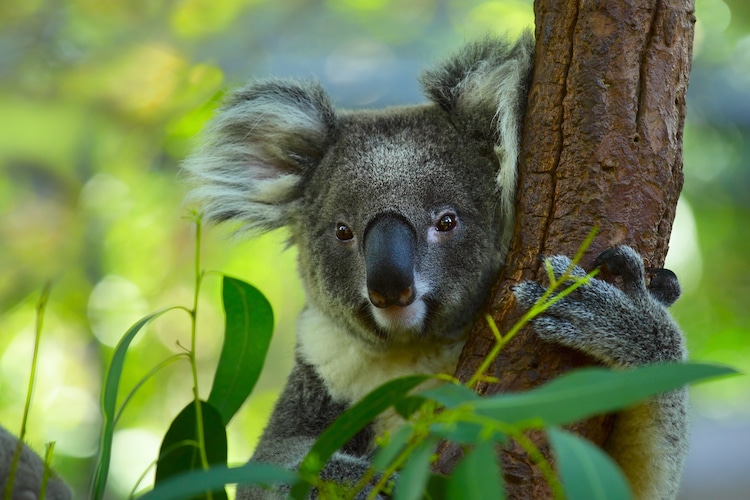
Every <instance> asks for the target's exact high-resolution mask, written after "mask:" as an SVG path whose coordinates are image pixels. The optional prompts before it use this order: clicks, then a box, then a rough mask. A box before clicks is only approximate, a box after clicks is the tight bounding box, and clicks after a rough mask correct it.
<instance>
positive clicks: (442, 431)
mask: <svg viewBox="0 0 750 500" xmlns="http://www.w3.org/2000/svg"><path fill="white" fill-rule="evenodd" d="M430 432H431V433H432V434H435V435H436V436H438V437H440V438H442V439H447V440H448V441H453V442H455V443H459V444H474V443H476V442H478V441H485V440H487V441H493V442H496V443H504V442H505V441H506V436H505V435H504V434H503V433H501V432H499V431H497V430H492V431H488V430H487V429H485V427H484V426H482V425H481V424H478V423H476V422H466V421H461V420H458V421H454V422H439V423H436V424H433V425H432V426H430Z"/></svg>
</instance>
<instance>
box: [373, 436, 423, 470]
mask: <svg viewBox="0 0 750 500" xmlns="http://www.w3.org/2000/svg"><path fill="white" fill-rule="evenodd" d="M413 433H414V429H413V428H412V427H411V426H410V425H402V426H401V427H399V428H398V429H396V432H394V433H393V434H392V435H391V437H390V440H389V441H388V443H387V444H385V445H384V446H381V447H380V448H378V449H377V451H376V453H375V456H374V457H373V459H372V467H373V468H374V469H375V470H378V471H380V472H383V471H384V470H386V469H387V468H388V466H389V465H391V462H393V461H394V460H395V459H396V457H398V455H399V453H401V450H403V449H404V447H405V446H406V443H407V442H408V441H409V438H411V436H412V434H413Z"/></svg>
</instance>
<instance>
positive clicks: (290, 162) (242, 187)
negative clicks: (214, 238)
mask: <svg viewBox="0 0 750 500" xmlns="http://www.w3.org/2000/svg"><path fill="white" fill-rule="evenodd" d="M335 123H336V117H335V114H334V111H333V106H332V105H331V102H330V100H329V98H328V96H327V94H326V93H325V91H324V90H323V89H322V88H321V86H320V85H319V84H318V83H317V82H299V81H284V80H270V81H265V82H259V83H254V84H251V85H249V86H248V87H245V88H244V89H241V90H239V91H237V92H235V93H234V94H233V95H231V96H230V97H229V99H228V100H227V101H226V102H225V104H224V105H223V106H222V108H221V109H220V110H219V112H218V114H217V115H216V117H215V118H214V119H213V120H212V121H211V123H210V124H209V126H208V129H207V133H206V139H205V142H204V144H203V146H202V147H201V148H200V149H199V150H198V151H197V152H196V153H195V154H194V155H193V156H192V157H190V158H189V159H188V160H187V161H186V162H185V164H184V166H183V168H184V169H185V171H187V173H188V177H189V178H190V180H191V181H192V182H193V184H194V185H195V186H196V187H195V188H194V189H193V190H192V192H191V193H190V194H189V195H188V199H189V200H196V201H198V202H199V203H200V205H201V206H202V210H203V216H204V217H205V218H206V220H209V221H213V222H222V221H225V220H229V219H236V220H239V221H241V222H242V223H243V227H242V229H243V230H249V231H251V232H255V233H261V232H265V231H268V230H271V229H274V228H277V227H281V226H284V225H286V224H287V223H288V222H289V213H290V210H291V207H292V206H293V205H294V203H295V201H296V200H298V198H299V195H300V194H301V192H302V186H301V184H302V181H303V179H304V177H305V175H306V173H307V172H308V171H309V170H310V169H312V168H315V166H316V165H317V164H318V163H319V162H320V160H321V158H322V157H323V155H324V154H325V150H326V148H327V145H328V142H329V139H330V136H331V134H332V131H333V129H334V127H335Z"/></svg>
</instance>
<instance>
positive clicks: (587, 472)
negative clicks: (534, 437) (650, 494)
mask: <svg viewBox="0 0 750 500" xmlns="http://www.w3.org/2000/svg"><path fill="white" fill-rule="evenodd" d="M547 435H548V436H549V440H550V444H551V445H552V449H553V452H554V455H555V459H556V460H555V463H556V464H557V469H558V470H559V473H560V479H561V480H562V485H563V489H564V490H565V497H566V498H575V499H580V500H628V499H630V498H632V495H631V493H630V487H629V486H628V482H627V480H626V479H625V476H624V475H623V473H622V472H621V471H620V469H619V467H618V466H617V464H615V462H614V461H613V460H612V459H611V458H610V457H609V456H608V455H607V454H606V453H604V452H603V451H602V450H600V449H599V448H597V447H596V446H594V445H593V444H591V443H589V442H588V441H586V440H585V439H583V438H581V437H578V436H576V435H575V434H572V433H570V432H567V431H563V430H561V429H556V428H550V429H548V431H547Z"/></svg>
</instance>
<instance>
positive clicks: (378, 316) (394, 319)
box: [370, 300, 427, 332]
mask: <svg viewBox="0 0 750 500" xmlns="http://www.w3.org/2000/svg"><path fill="white" fill-rule="evenodd" d="M370 310H371V312H372V317H373V318H374V319H375V323H376V324H377V325H378V326H379V327H380V328H382V329H383V330H386V331H388V332H402V331H408V332H414V331H421V330H422V325H423V324H424V320H425V316H426V315H427V306H426V305H425V303H424V301H422V300H415V301H414V302H412V303H411V304H409V305H407V306H399V305H392V306H389V307H385V308H379V307H372V306H371V307H370Z"/></svg>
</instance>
